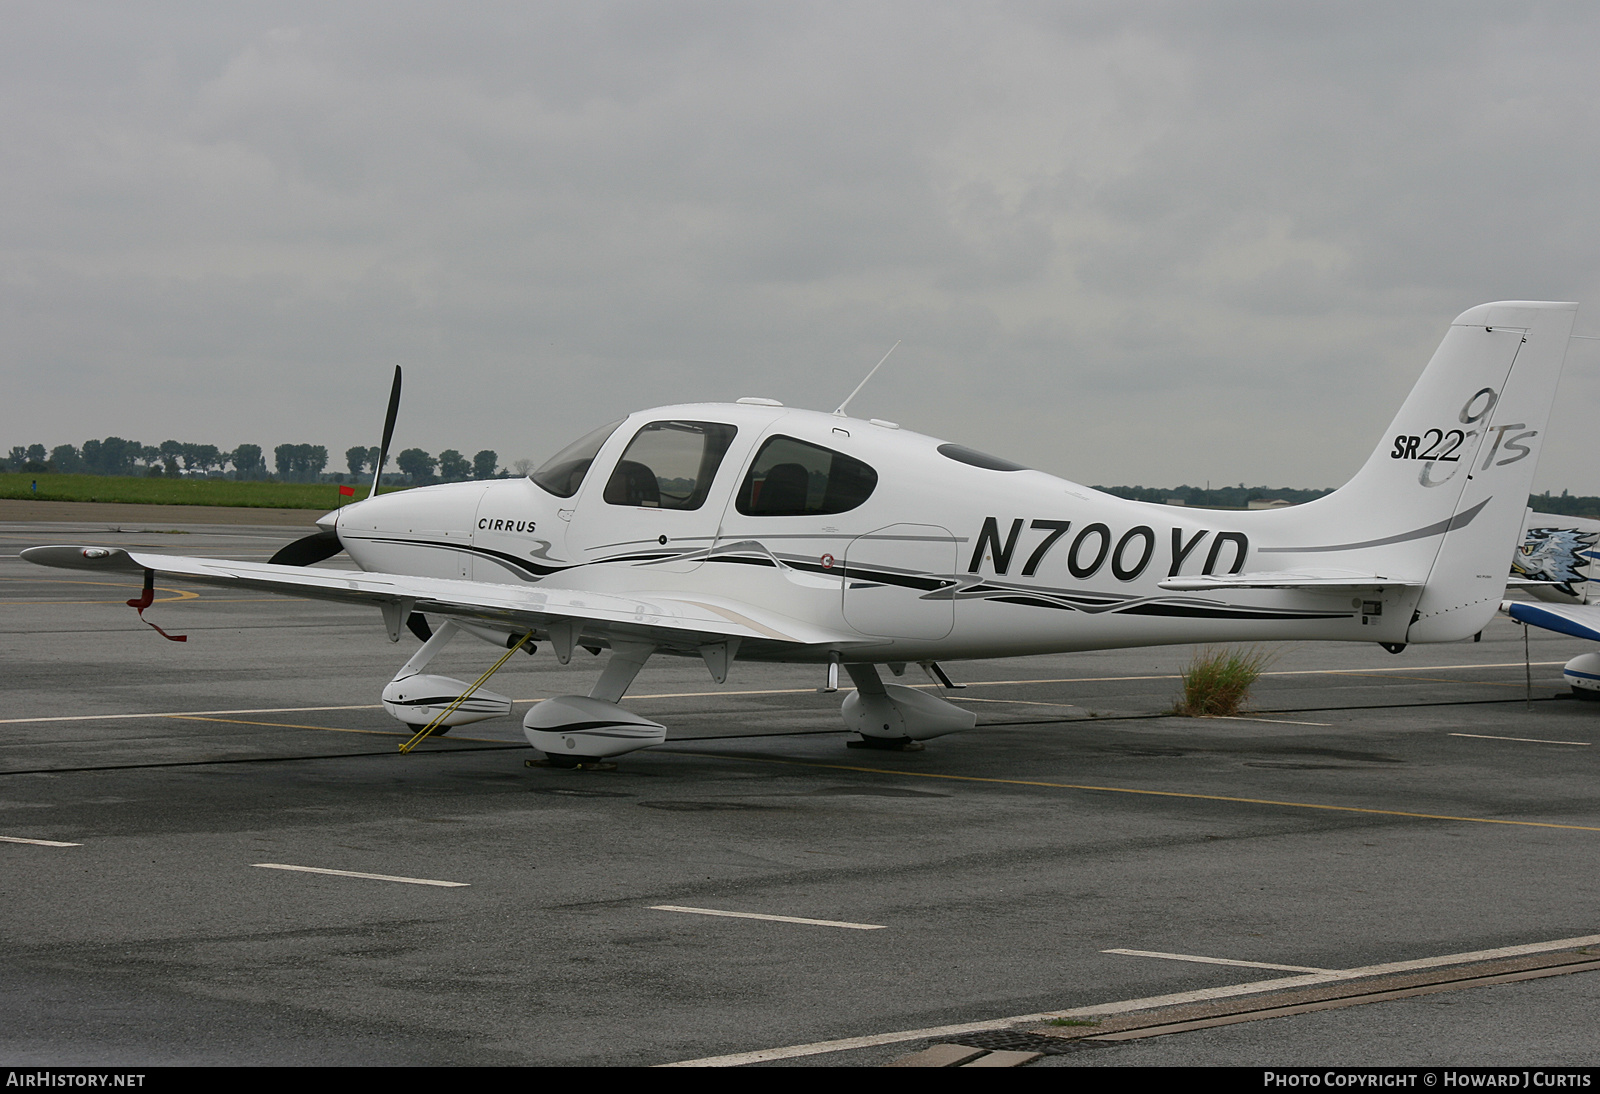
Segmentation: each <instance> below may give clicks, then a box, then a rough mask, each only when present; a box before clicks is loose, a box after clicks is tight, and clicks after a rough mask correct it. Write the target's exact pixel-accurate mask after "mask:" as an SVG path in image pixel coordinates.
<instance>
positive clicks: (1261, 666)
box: [1176, 646, 1272, 718]
mask: <svg viewBox="0 0 1600 1094" xmlns="http://www.w3.org/2000/svg"><path fill="white" fill-rule="evenodd" d="M1271 662H1272V655H1271V654H1270V653H1268V652H1266V651H1265V650H1262V649H1261V648H1260V647H1258V646H1246V647H1229V646H1220V647H1219V646H1207V647H1205V648H1203V649H1200V650H1196V651H1195V655H1194V657H1192V658H1191V659H1190V661H1189V664H1188V667H1187V668H1185V669H1184V670H1183V695H1182V696H1181V697H1180V698H1179V700H1178V705H1177V708H1176V713H1178V714H1184V715H1188V716H1189V717H1191V718H1216V717H1226V716H1227V715H1230V714H1237V713H1239V711H1240V709H1241V708H1242V707H1243V706H1244V704H1245V702H1246V701H1247V700H1248V699H1249V698H1250V688H1251V686H1252V685H1253V684H1254V683H1255V682H1256V680H1258V679H1259V678H1260V677H1261V673H1262V671H1263V670H1265V669H1266V667H1267V665H1269V664H1270V663H1271Z"/></svg>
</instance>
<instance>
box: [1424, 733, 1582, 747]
mask: <svg viewBox="0 0 1600 1094" xmlns="http://www.w3.org/2000/svg"><path fill="white" fill-rule="evenodd" d="M1450 736H1452V737H1476V738H1478V739H1479V740H1480V741H1522V742H1524V743H1526V744H1530V745H1583V746H1584V747H1585V748H1587V747H1588V746H1589V742H1588V741H1546V740H1544V739H1543V738H1540V737H1496V736H1495V735H1494V734H1492V733H1452V734H1450Z"/></svg>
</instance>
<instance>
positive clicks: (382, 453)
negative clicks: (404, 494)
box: [367, 365, 400, 498]
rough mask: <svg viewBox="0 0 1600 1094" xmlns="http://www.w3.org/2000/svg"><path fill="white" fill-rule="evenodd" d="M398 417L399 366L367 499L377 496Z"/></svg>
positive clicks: (390, 390)
mask: <svg viewBox="0 0 1600 1094" xmlns="http://www.w3.org/2000/svg"><path fill="white" fill-rule="evenodd" d="M399 415H400V366H399V365H396V366H394V387H392V388H390V389H389V413H388V414H387V415H386V416H385V417H384V419H383V444H382V446H381V447H380V448H379V449H378V463H377V465H376V466H375V467H373V469H372V489H371V491H369V492H368V494H367V497H369V498H375V497H377V496H378V480H379V479H381V478H382V477H383V465H384V464H386V463H388V462H389V438H391V437H393V436H394V420H395V418H397V417H399Z"/></svg>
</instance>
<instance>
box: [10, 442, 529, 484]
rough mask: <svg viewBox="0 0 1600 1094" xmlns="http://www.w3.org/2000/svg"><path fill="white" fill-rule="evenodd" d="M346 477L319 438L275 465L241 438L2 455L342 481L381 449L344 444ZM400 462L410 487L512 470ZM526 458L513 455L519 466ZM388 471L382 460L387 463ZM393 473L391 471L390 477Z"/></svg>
mask: <svg viewBox="0 0 1600 1094" xmlns="http://www.w3.org/2000/svg"><path fill="white" fill-rule="evenodd" d="M344 458H345V466H346V467H348V468H349V474H348V476H347V475H346V474H345V473H344V472H341V471H335V472H333V473H331V475H330V474H329V473H328V471H327V467H328V449H327V447H326V446H325V445H320V444H280V445H278V446H277V447H276V448H274V449H273V450H272V465H271V467H272V468H275V469H276V474H274V473H273V471H272V470H271V469H269V466H268V463H267V455H266V453H265V452H263V451H262V448H261V446H260V445H256V444H241V445H240V446H239V447H237V448H235V449H232V450H224V449H220V448H218V447H217V446H216V445H214V444H189V443H187V442H183V441H162V442H161V443H160V444H159V445H147V444H140V443H139V442H138V441H130V440H126V439H124V438H122V437H105V438H102V439H100V440H89V441H84V442H83V445H82V446H81V447H79V446H76V445H70V444H63V445H57V446H56V447H55V448H52V449H48V450H46V448H45V446H44V445H42V444H31V445H16V446H14V447H13V448H12V449H11V453H10V455H9V456H8V457H7V458H6V460H5V464H6V468H7V469H8V470H10V471H17V472H23V473H29V472H31V473H34V474H51V473H59V474H78V475H137V476H145V477H149V478H162V477H172V478H193V477H213V476H220V477H223V478H229V479H236V480H240V481H267V480H277V481H279V482H320V481H322V480H323V478H324V477H331V478H333V479H334V480H335V481H339V482H343V481H344V480H345V479H346V477H349V478H351V479H360V478H361V477H362V476H363V475H371V474H372V473H373V472H374V471H375V470H376V469H377V465H378V450H377V449H376V448H363V447H361V446H359V445H358V446H356V447H354V448H349V449H346V450H345V454H344ZM388 462H392V463H393V464H394V465H395V466H396V467H398V468H399V470H400V473H401V474H402V475H403V476H404V477H405V481H406V482H407V483H409V484H410V485H413V486H421V485H424V484H427V483H433V482H460V481H463V480H465V479H494V478H504V477H506V476H507V475H509V474H510V472H508V471H506V470H505V469H503V468H501V467H499V462H500V457H499V456H498V454H496V453H495V452H494V451H493V450H492V449H488V448H485V449H483V450H482V451H480V452H479V453H478V454H477V455H475V456H473V457H472V458H471V459H470V460H469V459H467V457H466V456H464V455H462V454H461V453H460V452H458V451H456V450H455V449H453V448H447V449H445V450H444V451H443V452H440V453H439V455H438V456H432V455H430V454H429V453H427V452H425V451H424V450H422V449H420V448H408V449H406V450H405V451H403V452H401V453H400V454H399V455H398V456H395V455H391V456H390V457H389V461H388ZM526 462H527V461H525V460H518V461H517V465H518V467H519V469H520V467H521V465H522V464H523V463H526ZM386 469H387V463H386ZM392 479H393V475H392V473H391V481H392Z"/></svg>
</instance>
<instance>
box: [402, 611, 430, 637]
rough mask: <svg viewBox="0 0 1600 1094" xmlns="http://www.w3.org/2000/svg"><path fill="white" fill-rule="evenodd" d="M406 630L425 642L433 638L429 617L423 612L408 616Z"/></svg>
mask: <svg viewBox="0 0 1600 1094" xmlns="http://www.w3.org/2000/svg"><path fill="white" fill-rule="evenodd" d="M406 629H407V630H409V631H410V632H411V633H412V634H414V635H416V636H417V637H418V638H420V639H422V640H423V641H424V642H426V641H427V640H428V639H430V638H432V637H433V628H432V627H430V626H428V617H427V616H425V615H423V614H422V613H421V612H412V613H411V614H410V615H408V616H406Z"/></svg>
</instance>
